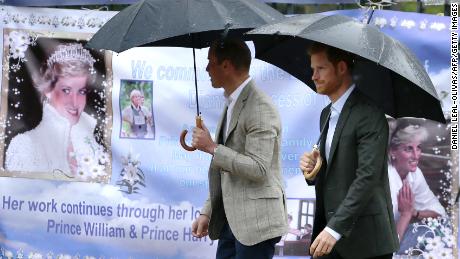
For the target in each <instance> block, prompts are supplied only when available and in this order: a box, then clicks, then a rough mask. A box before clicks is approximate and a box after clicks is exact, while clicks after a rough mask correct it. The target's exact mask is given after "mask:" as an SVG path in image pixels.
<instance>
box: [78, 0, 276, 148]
mask: <svg viewBox="0 0 460 259" xmlns="http://www.w3.org/2000/svg"><path fill="white" fill-rule="evenodd" d="M282 18H284V16H283V15H282V14H281V13H279V12H278V11H276V10H275V9H273V8H271V7H270V6H268V5H266V4H264V3H261V2H259V1H257V0H141V1H139V2H137V3H136V4H133V5H131V6H129V7H127V8H125V9H124V10H122V11H121V12H119V13H118V14H117V15H115V16H114V17H112V19H110V20H109V21H108V22H107V23H106V24H105V25H104V26H102V28H101V29H99V31H98V32H97V33H96V34H94V36H93V37H92V38H91V40H90V41H89V42H88V43H87V47H90V48H95V49H107V50H113V51H115V52H121V51H124V50H127V49H130V48H133V47H141V46H165V47H188V48H193V62H194V64H193V65H194V66H193V67H194V71H195V91H196V109H197V120H196V122H197V126H198V127H200V125H201V118H200V109H199V105H198V86H197V78H196V63H195V48H203V47H209V46H210V44H211V43H212V41H214V40H216V39H219V38H221V37H223V36H222V33H223V32H224V31H225V33H224V36H225V37H227V36H228V37H240V36H242V34H243V33H244V32H247V31H248V30H250V29H253V28H256V27H258V26H261V25H264V24H266V23H270V22H275V21H278V20H281V19H282ZM227 34H228V35H227ZM186 134H187V131H184V132H182V134H181V144H182V146H183V147H184V148H185V149H186V150H189V151H193V150H195V149H194V148H192V147H188V146H187V145H186V144H185V141H184V138H185V135H186Z"/></svg>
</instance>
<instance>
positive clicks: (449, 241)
mask: <svg viewBox="0 0 460 259" xmlns="http://www.w3.org/2000/svg"><path fill="white" fill-rule="evenodd" d="M449 230H450V229H449ZM442 241H444V243H446V246H447V247H450V248H452V247H453V246H454V244H455V238H454V236H452V235H450V234H446V236H444V237H443V238H442Z"/></svg>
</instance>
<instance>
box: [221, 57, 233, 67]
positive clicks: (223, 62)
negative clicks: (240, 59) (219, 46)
mask: <svg viewBox="0 0 460 259" xmlns="http://www.w3.org/2000/svg"><path fill="white" fill-rule="evenodd" d="M231 65H232V63H231V62H230V60H228V59H224V61H222V67H223V68H224V69H227V68H229V66H231Z"/></svg>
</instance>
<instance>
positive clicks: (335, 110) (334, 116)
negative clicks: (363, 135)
mask: <svg viewBox="0 0 460 259" xmlns="http://www.w3.org/2000/svg"><path fill="white" fill-rule="evenodd" d="M354 89H355V85H354V84H353V85H351V86H350V88H348V89H347V91H345V93H343V94H342V96H340V97H339V99H337V100H336V101H335V102H333V103H332V105H331V115H330V117H329V128H328V130H327V136H326V144H325V153H326V160H329V153H330V151H331V144H332V139H333V138H334V133H335V128H336V127H337V121H338V120H339V116H340V113H341V112H342V109H343V106H344V105H345V102H346V101H347V100H348V97H349V96H350V94H351V92H353V90H354ZM324 230H326V231H327V232H328V233H329V234H331V235H332V236H333V237H334V238H335V239H336V240H337V241H338V240H339V239H340V238H341V237H342V235H340V234H339V233H337V232H336V231H335V230H333V229H332V228H330V227H327V226H326V228H325V229H324Z"/></svg>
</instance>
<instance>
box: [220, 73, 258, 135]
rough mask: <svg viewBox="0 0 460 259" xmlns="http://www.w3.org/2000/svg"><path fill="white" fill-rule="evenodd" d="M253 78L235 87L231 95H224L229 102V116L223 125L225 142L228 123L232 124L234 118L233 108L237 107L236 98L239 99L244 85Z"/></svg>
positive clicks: (227, 102)
mask: <svg viewBox="0 0 460 259" xmlns="http://www.w3.org/2000/svg"><path fill="white" fill-rule="evenodd" d="M251 79H252V78H251V77H248V79H246V80H244V82H243V83H241V85H239V86H238V87H237V88H236V89H235V91H233V93H231V94H230V96H225V95H224V97H225V102H226V104H227V117H226V121H225V122H224V125H222V127H224V128H223V129H224V130H223V132H225V134H224V135H223V136H222V139H223V140H224V142H225V139H227V135H228V125H230V120H231V119H232V114H233V108H234V107H235V103H236V100H238V97H239V96H240V94H241V92H242V91H243V89H244V87H245V86H246V85H247V84H248V83H249V81H251Z"/></svg>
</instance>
